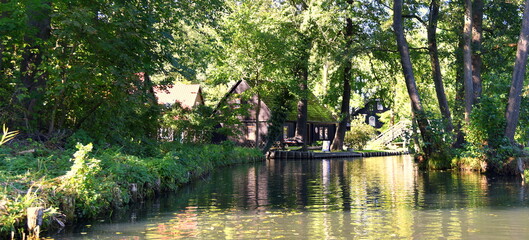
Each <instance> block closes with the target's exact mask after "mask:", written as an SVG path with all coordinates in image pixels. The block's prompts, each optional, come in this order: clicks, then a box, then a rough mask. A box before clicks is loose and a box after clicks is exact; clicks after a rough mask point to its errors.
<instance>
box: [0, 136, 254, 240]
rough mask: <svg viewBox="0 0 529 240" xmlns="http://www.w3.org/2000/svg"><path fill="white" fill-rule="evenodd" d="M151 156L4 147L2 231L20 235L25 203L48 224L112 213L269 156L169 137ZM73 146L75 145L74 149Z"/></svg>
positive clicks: (0, 158) (0, 157)
mask: <svg viewBox="0 0 529 240" xmlns="http://www.w3.org/2000/svg"><path fill="white" fill-rule="evenodd" d="M154 149H155V150H156V152H155V153H154V154H151V155H152V156H148V157H139V156H135V155H130V154H126V153H124V151H122V149H121V148H115V147H113V148H93V146H92V144H87V145H82V144H78V145H77V149H76V150H73V149H69V150H52V149H49V148H46V147H44V146H35V144H33V145H30V146H28V145H27V144H26V145H25V147H20V146H17V145H16V144H13V145H11V146H10V147H6V146H2V147H1V148H0V238H7V237H13V236H15V237H22V236H23V235H24V234H27V232H26V218H27V209H28V208H30V207H40V208H41V209H40V210H41V212H42V214H43V220H44V222H43V228H44V229H46V228H49V227H60V226H61V225H64V224H68V223H70V222H73V221H75V220H76V219H79V218H93V217H95V216H98V215H102V214H111V212H112V210H113V209H115V208H119V207H120V206H123V205H125V204H128V203H131V202H134V201H139V200H141V199H144V198H148V197H152V196H154V195H156V194H157V193H160V192H164V191H174V190H176V189H177V188H178V187H179V186H181V185H182V184H185V183H187V182H189V181H191V180H192V179H194V178H196V177H199V176H202V175H204V174H206V173H208V172H209V171H211V170H213V169H215V168H218V167H222V166H228V165H232V164H237V163H245V162H252V161H257V160H261V159H263V156H262V153H261V152H260V151H258V150H256V149H248V148H240V147H236V146H234V145H233V144H230V143H225V144H221V145H184V144H178V143H163V144H159V145H158V146H156V147H155V148H154ZM74 151H75V152H74Z"/></svg>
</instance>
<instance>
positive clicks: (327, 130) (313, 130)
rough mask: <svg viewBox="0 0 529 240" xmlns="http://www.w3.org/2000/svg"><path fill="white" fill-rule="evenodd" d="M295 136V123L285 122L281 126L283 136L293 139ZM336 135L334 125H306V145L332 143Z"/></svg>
mask: <svg viewBox="0 0 529 240" xmlns="http://www.w3.org/2000/svg"><path fill="white" fill-rule="evenodd" d="M295 134H296V122H286V123H285V124H284V125H283V136H285V138H293V137H295ZM335 134H336V124H334V123H310V122H309V123H307V138H308V142H307V144H313V143H314V142H316V141H332V140H333V139H334V135H335Z"/></svg>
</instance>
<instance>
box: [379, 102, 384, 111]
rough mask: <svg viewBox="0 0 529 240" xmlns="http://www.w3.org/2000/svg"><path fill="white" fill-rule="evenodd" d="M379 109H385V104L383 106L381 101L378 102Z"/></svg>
mask: <svg viewBox="0 0 529 240" xmlns="http://www.w3.org/2000/svg"><path fill="white" fill-rule="evenodd" d="M377 110H379V111H382V110H384V106H382V103H381V102H377Z"/></svg>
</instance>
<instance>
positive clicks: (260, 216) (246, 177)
mask: <svg viewBox="0 0 529 240" xmlns="http://www.w3.org/2000/svg"><path fill="white" fill-rule="evenodd" d="M528 197H529V189H528V188H527V187H526V186H523V185H522V184H521V183H520V180H519V179H505V178H495V177H488V176H485V175H481V174H479V173H460V172H456V171H435V172H423V171H420V170H418V169H417V166H416V165H415V164H414V163H413V160H412V158H411V157H409V156H391V157H373V158H357V159H348V160H304V161H284V160H275V161H274V160H268V161H264V162H262V163H256V164H249V165H239V166H233V167H229V168H224V169H220V170H218V171H215V172H213V173H211V174H210V175H208V176H206V177H204V178H203V179H200V180H197V181H195V182H193V183H192V184H190V185H188V186H185V187H183V188H181V189H180V190H179V191H177V192H175V193H171V194H167V195H164V196H162V197H160V198H157V199H154V200H150V201H146V202H144V203H141V204H137V205H134V206H130V207H128V208H126V209H124V210H121V211H118V212H115V213H114V214H113V217H112V218H109V219H101V220H98V221H94V222H90V223H81V224H78V225H77V226H73V227H70V228H67V229H64V230H63V231H61V232H59V233H49V235H48V238H53V239H178V238H197V239H280V238H283V239H377V238H379V239H439V238H441V239H508V238H513V239H528V238H529V200H528Z"/></svg>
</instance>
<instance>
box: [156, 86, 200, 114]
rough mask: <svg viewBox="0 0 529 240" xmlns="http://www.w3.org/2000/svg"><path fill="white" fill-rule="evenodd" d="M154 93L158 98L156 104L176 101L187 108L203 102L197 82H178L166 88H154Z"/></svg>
mask: <svg viewBox="0 0 529 240" xmlns="http://www.w3.org/2000/svg"><path fill="white" fill-rule="evenodd" d="M154 93H155V94H156V98H157V99H158V104H174V103H175V102H177V101H178V102H180V104H182V106H183V107H187V108H192V107H194V106H196V105H199V104H204V99H203V98H202V90H201V88H200V85H199V84H190V85H184V84H178V85H172V86H168V87H167V88H166V89H160V88H155V89H154Z"/></svg>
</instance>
